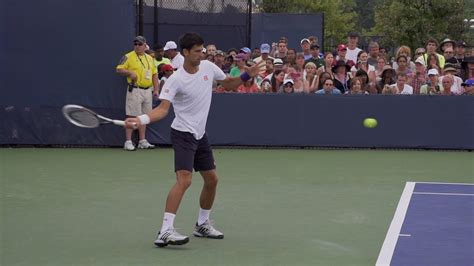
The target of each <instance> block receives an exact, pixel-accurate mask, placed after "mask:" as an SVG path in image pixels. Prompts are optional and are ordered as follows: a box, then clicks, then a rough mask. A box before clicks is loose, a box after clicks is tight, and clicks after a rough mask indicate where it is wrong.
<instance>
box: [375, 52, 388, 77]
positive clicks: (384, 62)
mask: <svg viewBox="0 0 474 266" xmlns="http://www.w3.org/2000/svg"><path fill="white" fill-rule="evenodd" d="M386 65H387V60H386V59H385V57H383V56H379V57H378V58H377V65H376V66H375V76H376V78H375V82H379V81H380V79H381V78H382V71H383V70H384V66H386Z"/></svg>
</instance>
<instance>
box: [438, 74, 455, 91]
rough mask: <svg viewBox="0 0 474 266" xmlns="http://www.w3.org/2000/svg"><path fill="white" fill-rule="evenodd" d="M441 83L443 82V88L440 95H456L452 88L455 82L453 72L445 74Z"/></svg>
mask: <svg viewBox="0 0 474 266" xmlns="http://www.w3.org/2000/svg"><path fill="white" fill-rule="evenodd" d="M441 83H442V84H443V90H442V91H441V92H440V93H439V94H440V95H456V94H454V92H453V91H452V90H451V88H452V86H453V83H454V78H453V75H451V74H448V75H445V76H444V77H443V81H442V82H441Z"/></svg>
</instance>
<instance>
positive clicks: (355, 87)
mask: <svg viewBox="0 0 474 266" xmlns="http://www.w3.org/2000/svg"><path fill="white" fill-rule="evenodd" d="M363 83H364V82H363V80H362V79H361V78H360V77H354V78H353V79H352V80H351V89H350V90H349V91H346V93H345V94H369V93H368V92H367V91H366V90H364V89H363Z"/></svg>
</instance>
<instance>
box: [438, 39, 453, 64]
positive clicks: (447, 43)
mask: <svg viewBox="0 0 474 266" xmlns="http://www.w3.org/2000/svg"><path fill="white" fill-rule="evenodd" d="M455 47H456V42H455V41H453V40H451V39H449V38H446V39H444V40H443V41H442V42H441V43H440V44H439V50H440V51H441V52H442V53H443V54H444V53H445V52H446V49H448V48H450V50H451V51H453V52H454V48H455ZM444 58H445V59H447V58H446V56H445V57H444Z"/></svg>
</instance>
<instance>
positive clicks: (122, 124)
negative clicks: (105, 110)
mask: <svg viewBox="0 0 474 266" xmlns="http://www.w3.org/2000/svg"><path fill="white" fill-rule="evenodd" d="M112 123H114V125H117V126H121V127H123V126H125V121H122V120H112Z"/></svg>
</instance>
